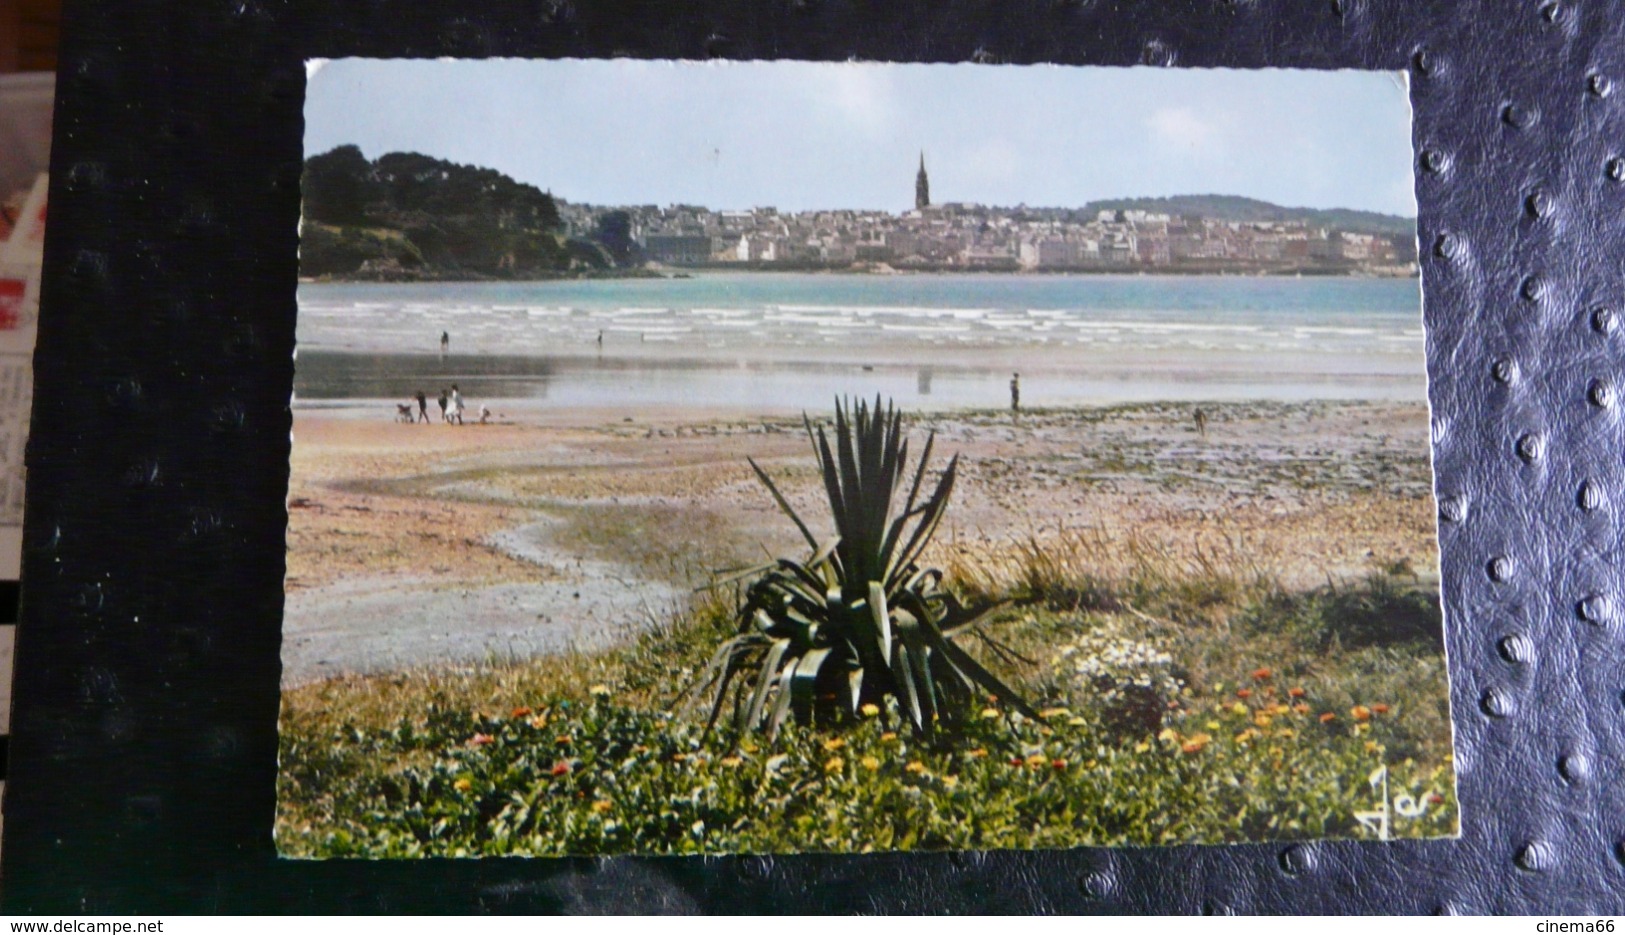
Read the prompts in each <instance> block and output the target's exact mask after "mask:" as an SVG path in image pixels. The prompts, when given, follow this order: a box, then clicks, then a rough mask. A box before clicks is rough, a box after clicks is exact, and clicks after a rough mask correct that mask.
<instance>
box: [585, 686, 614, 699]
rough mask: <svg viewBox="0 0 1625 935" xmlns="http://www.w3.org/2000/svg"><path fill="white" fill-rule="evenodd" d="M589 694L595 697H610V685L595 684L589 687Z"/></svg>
mask: <svg viewBox="0 0 1625 935" xmlns="http://www.w3.org/2000/svg"><path fill="white" fill-rule="evenodd" d="M587 694H589V695H591V696H593V697H594V698H608V697H609V686H608V685H594V686H593V687H591V688H589V689H587Z"/></svg>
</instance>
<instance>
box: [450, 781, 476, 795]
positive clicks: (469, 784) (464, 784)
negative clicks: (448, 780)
mask: <svg viewBox="0 0 1625 935" xmlns="http://www.w3.org/2000/svg"><path fill="white" fill-rule="evenodd" d="M451 787H452V788H453V789H456V790H457V791H458V792H467V791H468V790H470V789H472V788H474V783H473V781H472V780H469V779H459V780H457V781H456V782H454V783H452V784H451Z"/></svg>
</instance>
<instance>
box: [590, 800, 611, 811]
mask: <svg viewBox="0 0 1625 935" xmlns="http://www.w3.org/2000/svg"><path fill="white" fill-rule="evenodd" d="M614 807H615V805H614V803H612V802H610V800H608V799H599V800H598V801H596V802H594V803H592V810H593V811H595V812H597V813H598V814H600V815H602V814H604V813H605V812H607V811H609V810H610V809H612V808H614Z"/></svg>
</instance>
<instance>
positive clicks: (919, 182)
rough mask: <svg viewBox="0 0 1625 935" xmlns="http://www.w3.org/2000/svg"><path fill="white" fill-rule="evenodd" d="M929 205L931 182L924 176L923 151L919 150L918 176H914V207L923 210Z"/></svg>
mask: <svg viewBox="0 0 1625 935" xmlns="http://www.w3.org/2000/svg"><path fill="white" fill-rule="evenodd" d="M930 203H931V180H930V179H928V178H926V176H925V150H923V149H922V150H920V174H918V175H916V176H914V207H915V208H916V209H921V208H924V207H925V206H926V205H929V204H930Z"/></svg>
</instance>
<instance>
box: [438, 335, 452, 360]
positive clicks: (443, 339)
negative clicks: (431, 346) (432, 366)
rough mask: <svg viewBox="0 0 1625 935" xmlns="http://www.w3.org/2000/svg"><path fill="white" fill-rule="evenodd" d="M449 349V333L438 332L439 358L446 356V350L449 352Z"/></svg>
mask: <svg viewBox="0 0 1625 935" xmlns="http://www.w3.org/2000/svg"><path fill="white" fill-rule="evenodd" d="M450 349H451V332H449V331H442V332H440V356H441V357H444V356H446V352H447V351H448V350H450Z"/></svg>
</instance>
